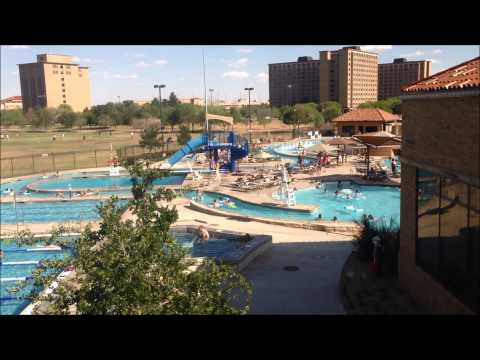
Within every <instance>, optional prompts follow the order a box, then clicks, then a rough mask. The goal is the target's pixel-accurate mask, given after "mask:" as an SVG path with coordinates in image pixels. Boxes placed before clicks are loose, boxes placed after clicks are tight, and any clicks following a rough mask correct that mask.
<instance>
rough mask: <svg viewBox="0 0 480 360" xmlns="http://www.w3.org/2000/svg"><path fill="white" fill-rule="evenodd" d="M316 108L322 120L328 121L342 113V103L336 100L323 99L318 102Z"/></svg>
mask: <svg viewBox="0 0 480 360" xmlns="http://www.w3.org/2000/svg"><path fill="white" fill-rule="evenodd" d="M318 110H319V111H320V112H321V113H322V116H323V118H324V120H325V121H326V122H329V121H332V120H333V119H335V118H336V117H337V116H340V115H341V114H342V105H341V104H340V103H338V102H336V101H325V102H322V103H320V104H319V106H318Z"/></svg>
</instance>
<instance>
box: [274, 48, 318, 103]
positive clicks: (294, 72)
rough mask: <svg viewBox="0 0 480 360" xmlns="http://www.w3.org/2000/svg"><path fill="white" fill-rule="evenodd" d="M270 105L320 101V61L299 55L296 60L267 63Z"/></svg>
mask: <svg viewBox="0 0 480 360" xmlns="http://www.w3.org/2000/svg"><path fill="white" fill-rule="evenodd" d="M268 78H269V84H268V85H269V94H270V105H272V106H283V105H293V104H296V103H307V102H317V103H318V102H319V101H320V62H319V60H313V59H312V58H311V57H309V56H301V57H299V58H298V60H297V61H296V62H287V63H278V64H269V65H268Z"/></svg>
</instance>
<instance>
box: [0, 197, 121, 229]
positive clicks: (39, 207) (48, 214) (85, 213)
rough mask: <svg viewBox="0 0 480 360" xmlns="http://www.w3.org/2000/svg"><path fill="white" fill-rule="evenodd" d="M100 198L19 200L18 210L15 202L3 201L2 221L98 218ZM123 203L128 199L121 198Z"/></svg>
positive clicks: (40, 221)
mask: <svg viewBox="0 0 480 360" xmlns="http://www.w3.org/2000/svg"><path fill="white" fill-rule="evenodd" d="M100 203H101V201H98V200H79V201H69V200H65V201H46V202H30V203H19V202H17V211H16V212H15V207H14V204H13V203H1V204H0V210H1V216H0V220H1V221H0V223H1V224H15V223H16V222H17V220H18V223H19V224H22V223H44V222H66V221H91V220H98V219H99V215H98V211H97V206H98V205H100ZM119 203H120V204H121V205H123V204H126V203H127V201H126V200H119Z"/></svg>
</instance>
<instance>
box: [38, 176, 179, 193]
mask: <svg viewBox="0 0 480 360" xmlns="http://www.w3.org/2000/svg"><path fill="white" fill-rule="evenodd" d="M185 176H186V174H175V175H171V176H168V177H165V178H162V179H158V180H155V181H154V185H178V184H181V183H183V180H184V179H185ZM35 186H36V187H37V188H38V189H40V190H53V189H68V188H69V187H71V188H72V189H73V190H75V189H87V188H92V189H99V188H113V187H127V188H130V187H131V186H132V182H131V178H130V177H129V176H97V177H72V178H63V177H62V178H54V179H48V180H43V181H40V182H38V183H36V184H35Z"/></svg>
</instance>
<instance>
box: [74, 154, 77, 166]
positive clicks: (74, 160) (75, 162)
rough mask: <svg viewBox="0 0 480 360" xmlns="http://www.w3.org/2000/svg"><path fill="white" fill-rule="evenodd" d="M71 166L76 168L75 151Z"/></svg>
mask: <svg viewBox="0 0 480 360" xmlns="http://www.w3.org/2000/svg"><path fill="white" fill-rule="evenodd" d="M73 168H74V169H76V168H77V159H76V156H75V153H73Z"/></svg>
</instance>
